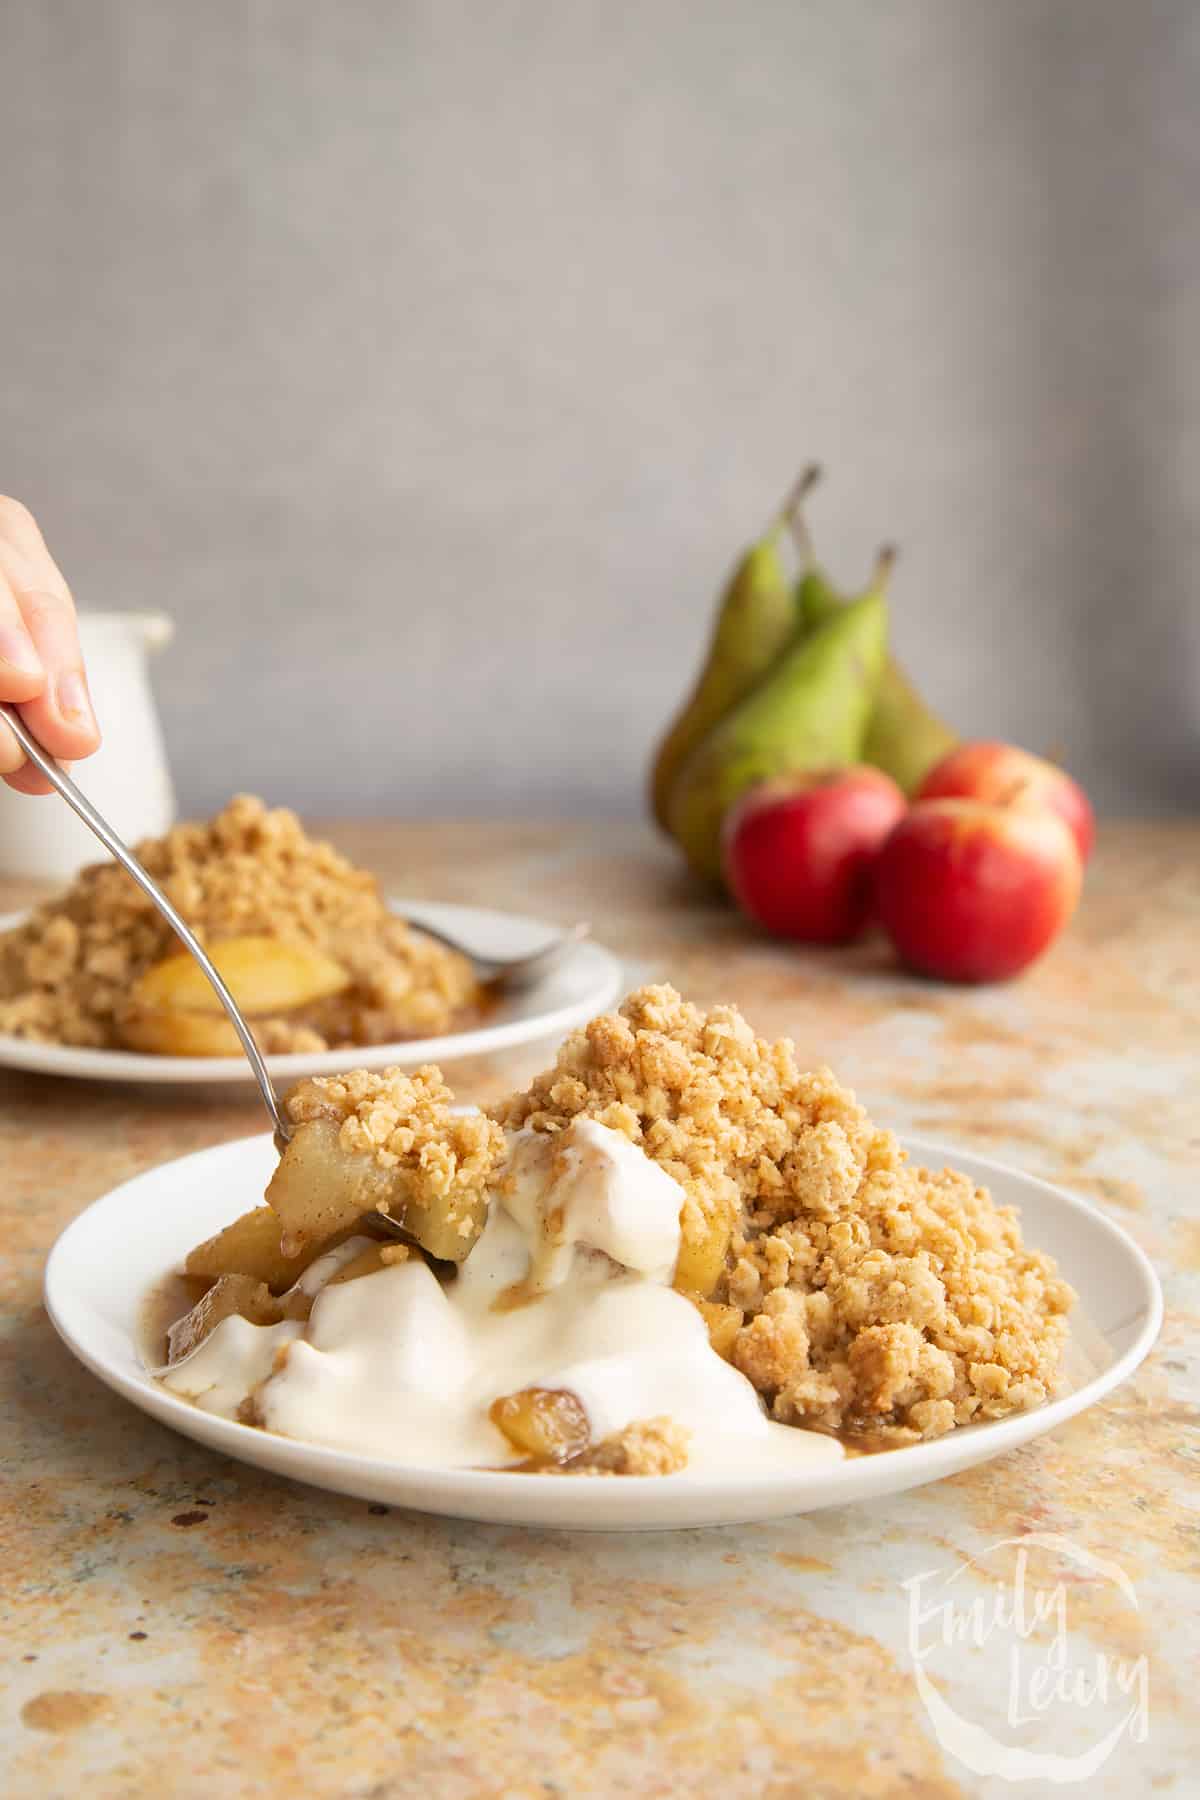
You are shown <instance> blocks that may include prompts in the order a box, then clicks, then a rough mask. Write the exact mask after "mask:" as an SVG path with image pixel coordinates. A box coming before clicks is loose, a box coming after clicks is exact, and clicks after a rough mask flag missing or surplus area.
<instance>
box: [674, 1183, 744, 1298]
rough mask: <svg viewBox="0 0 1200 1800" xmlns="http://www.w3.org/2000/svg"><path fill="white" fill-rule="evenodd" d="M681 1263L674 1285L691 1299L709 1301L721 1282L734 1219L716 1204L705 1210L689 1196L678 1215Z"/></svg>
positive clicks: (727, 1209) (676, 1272) (678, 1266)
mask: <svg viewBox="0 0 1200 1800" xmlns="http://www.w3.org/2000/svg"><path fill="white" fill-rule="evenodd" d="M679 1231H680V1242H679V1260H678V1262H677V1263H676V1264H675V1280H674V1286H675V1287H676V1288H678V1290H679V1292H680V1293H681V1294H687V1295H688V1297H689V1299H696V1300H707V1299H708V1298H709V1296H710V1295H711V1294H712V1291H713V1289H714V1288H715V1287H716V1285H717V1282H718V1281H719V1280H720V1278H721V1275H722V1273H723V1271H724V1268H725V1261H726V1258H727V1256H728V1254H729V1241H730V1239H731V1238H732V1236H733V1216H732V1213H731V1211H730V1210H729V1208H728V1207H726V1206H723V1205H722V1204H721V1203H720V1202H719V1201H714V1202H712V1203H711V1204H710V1206H709V1208H708V1209H707V1210H706V1209H704V1208H702V1207H701V1205H700V1203H699V1202H698V1201H697V1200H696V1199H695V1198H694V1196H692V1195H690V1194H689V1196H688V1198H687V1200H686V1201H685V1202H684V1205H683V1209H682V1211H681V1213H680V1215H679Z"/></svg>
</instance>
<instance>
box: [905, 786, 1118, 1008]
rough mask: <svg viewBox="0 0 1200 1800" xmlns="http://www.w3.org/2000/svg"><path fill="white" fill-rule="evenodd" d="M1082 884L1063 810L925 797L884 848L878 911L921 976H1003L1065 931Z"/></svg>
mask: <svg viewBox="0 0 1200 1800" xmlns="http://www.w3.org/2000/svg"><path fill="white" fill-rule="evenodd" d="M1082 881H1083V864H1082V862H1081V861H1080V857H1079V851H1078V850H1077V848H1076V846H1075V839H1074V837H1073V836H1072V834H1071V831H1070V829H1069V827H1068V826H1067V825H1066V824H1064V822H1063V820H1062V819H1061V818H1060V817H1059V815H1058V814H1057V813H1053V812H1039V811H1037V810H1036V809H1034V808H1032V807H1030V808H1024V807H1015V806H985V805H984V803H983V802H982V801H981V800H919V801H918V802H917V804H916V805H915V806H913V807H912V808H911V809H910V810H909V812H908V813H907V815H906V816H905V817H904V818H903V819H902V820H901V821H900V823H899V825H897V827H896V829H895V831H893V833H892V835H891V837H889V839H888V841H887V843H886V844H885V845H884V846H883V849H882V850H881V851H880V853H879V857H878V860H877V862H876V864H875V910H876V917H877V918H878V919H879V922H880V924H881V925H882V926H883V927H884V929H885V931H887V933H888V935H889V936H890V937H891V940H892V942H893V943H894V944H895V946H896V948H897V950H898V951H899V952H900V955H901V956H902V957H903V959H904V961H905V962H906V963H908V964H910V965H911V967H912V968H914V969H919V970H920V971H921V973H922V974H925V975H936V976H939V977H940V978H941V979H942V980H943V981H1004V980H1006V979H1007V978H1008V977H1009V976H1010V975H1016V974H1018V973H1019V972H1020V970H1022V969H1023V968H1025V966H1026V964H1027V963H1031V962H1032V961H1033V959H1034V957H1035V956H1040V955H1041V953H1042V951H1043V950H1045V949H1046V947H1047V945H1048V944H1050V943H1051V941H1052V940H1053V939H1054V938H1055V937H1057V936H1058V933H1059V932H1060V931H1061V930H1062V928H1063V926H1064V925H1065V924H1066V922H1067V920H1068V919H1069V918H1070V916H1071V914H1072V913H1073V912H1074V910H1075V903H1076V901H1077V900H1078V899H1079V889H1080V886H1081V884H1082Z"/></svg>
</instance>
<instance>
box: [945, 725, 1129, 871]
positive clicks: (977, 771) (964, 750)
mask: <svg viewBox="0 0 1200 1800" xmlns="http://www.w3.org/2000/svg"><path fill="white" fill-rule="evenodd" d="M955 798H958V799H964V800H986V801H989V802H990V803H991V804H992V805H993V806H1020V807H1036V808H1037V809H1039V810H1041V811H1043V812H1056V813H1058V815H1059V817H1060V818H1061V819H1063V821H1064V822H1065V823H1066V824H1067V825H1068V826H1069V827H1070V829H1071V835H1072V836H1073V837H1074V839H1075V842H1076V844H1077V846H1078V848H1079V855H1080V859H1081V861H1083V862H1086V861H1087V859H1088V857H1089V856H1090V855H1091V853H1092V844H1093V842H1094V840H1095V836H1096V824H1095V820H1094V819H1093V817H1092V808H1091V802H1090V801H1089V800H1088V797H1087V795H1086V794H1085V793H1084V791H1083V789H1082V788H1081V787H1080V785H1079V783H1078V782H1077V781H1072V779H1071V777H1070V776H1069V775H1068V774H1067V772H1066V770H1065V769H1060V768H1058V767H1057V766H1056V765H1055V764H1054V763H1052V762H1047V761H1046V759H1045V758H1044V757H1042V756H1033V755H1031V754H1030V752H1029V751H1028V750H1018V749H1017V747H1016V745H1015V744H999V743H996V742H994V741H992V740H984V739H979V740H976V741H975V742H973V743H967V744H960V745H959V746H958V748H957V749H956V750H952V751H951V752H950V754H949V756H946V757H944V758H943V759H942V761H941V762H939V763H938V765H937V767H936V768H934V769H932V770H931V771H930V772H929V774H928V775H927V776H926V778H925V780H924V782H923V783H922V786H921V799H922V800H949V799H955Z"/></svg>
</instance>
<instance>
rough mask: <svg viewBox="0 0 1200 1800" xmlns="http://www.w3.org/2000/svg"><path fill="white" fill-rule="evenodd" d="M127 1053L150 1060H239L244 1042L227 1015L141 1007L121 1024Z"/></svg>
mask: <svg viewBox="0 0 1200 1800" xmlns="http://www.w3.org/2000/svg"><path fill="white" fill-rule="evenodd" d="M117 1029H118V1031H119V1033H120V1037H121V1042H122V1043H123V1044H124V1045H125V1047H126V1049H128V1050H144V1051H146V1052H147V1053H148V1054H149V1055H151V1056H240V1055H241V1051H242V1046H241V1042H240V1040H239V1038H238V1034H237V1032H236V1031H235V1030H234V1029H233V1026H232V1025H231V1024H230V1023H229V1020H228V1019H227V1018H226V1017H225V1015H224V1013H222V1014H221V1016H220V1018H214V1017H213V1015H212V1013H202V1012H171V1011H170V1010H169V1009H168V1008H167V1007H165V1006H162V1007H158V1008H156V1009H155V1010H153V1011H152V1010H151V1009H150V1008H149V1007H139V1008H138V1009H137V1011H136V1012H130V1013H127V1014H126V1015H125V1017H124V1018H123V1019H121V1020H120V1021H119V1022H118V1026H117Z"/></svg>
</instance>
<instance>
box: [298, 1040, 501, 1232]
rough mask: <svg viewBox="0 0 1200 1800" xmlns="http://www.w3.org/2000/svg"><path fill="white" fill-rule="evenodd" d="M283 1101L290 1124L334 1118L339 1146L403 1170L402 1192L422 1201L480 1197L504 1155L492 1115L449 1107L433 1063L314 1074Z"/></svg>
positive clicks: (449, 1099)
mask: <svg viewBox="0 0 1200 1800" xmlns="http://www.w3.org/2000/svg"><path fill="white" fill-rule="evenodd" d="M284 1104H285V1105H286V1107H287V1112H288V1117H289V1118H290V1119H291V1121H292V1123H293V1124H294V1125H301V1124H304V1123H306V1122H308V1121H310V1120H313V1119H331V1120H333V1121H334V1123H336V1124H337V1126H338V1145H339V1147H340V1148H341V1149H342V1150H343V1151H345V1152H347V1153H348V1154H358V1155H365V1156H369V1157H370V1158H371V1159H372V1161H373V1162H374V1164H375V1165H376V1166H377V1167H378V1168H379V1169H381V1170H385V1171H388V1172H389V1173H390V1172H398V1173H402V1174H403V1175H404V1176H405V1178H406V1180H405V1186H406V1188H407V1189H408V1191H409V1192H410V1193H412V1194H414V1195H416V1196H419V1197H421V1198H424V1199H426V1200H431V1199H436V1200H438V1201H440V1202H444V1203H459V1204H461V1203H463V1202H465V1201H468V1200H475V1201H482V1199H483V1196H484V1192H485V1190H486V1189H487V1187H488V1186H489V1184H490V1183H491V1182H493V1181H494V1180H495V1179H496V1177H497V1175H498V1174H499V1170H500V1165H501V1163H502V1162H503V1160H504V1157H505V1154H506V1142H505V1137H504V1132H503V1131H502V1130H501V1128H500V1126H499V1125H497V1124H496V1123H495V1122H494V1121H493V1120H492V1119H489V1118H487V1117H486V1116H485V1115H484V1114H483V1113H454V1112H452V1111H451V1110H450V1109H451V1107H452V1106H453V1104H454V1095H453V1094H452V1093H451V1091H450V1089H449V1088H448V1087H447V1086H446V1083H445V1081H444V1080H443V1079H442V1072H441V1070H440V1069H438V1068H435V1067H434V1066H433V1065H432V1064H427V1065H426V1066H425V1067H424V1068H420V1069H415V1070H411V1071H409V1070H405V1069H384V1070H382V1071H379V1072H372V1071H369V1070H367V1069H354V1070H352V1071H351V1072H350V1073H349V1074H348V1075H314V1076H311V1077H309V1078H308V1079H307V1080H305V1081H301V1082H299V1083H298V1084H297V1085H296V1086H295V1087H294V1088H293V1089H292V1090H291V1092H290V1093H289V1094H288V1095H287V1097H286V1099H285V1102H284ZM452 1209H453V1208H452V1207H450V1208H449V1210H452Z"/></svg>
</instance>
